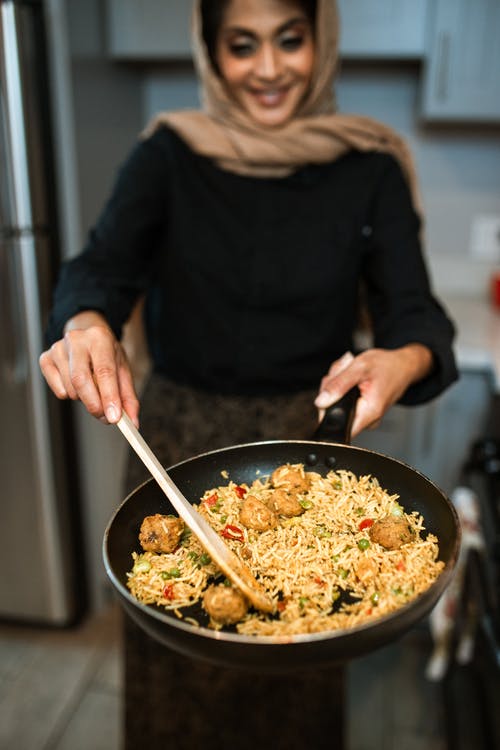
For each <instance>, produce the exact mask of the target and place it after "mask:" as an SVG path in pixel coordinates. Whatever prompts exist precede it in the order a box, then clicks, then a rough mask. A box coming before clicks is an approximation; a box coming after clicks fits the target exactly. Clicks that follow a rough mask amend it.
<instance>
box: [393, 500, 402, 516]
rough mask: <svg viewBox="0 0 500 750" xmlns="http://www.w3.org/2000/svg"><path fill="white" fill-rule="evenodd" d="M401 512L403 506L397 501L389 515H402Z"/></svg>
mask: <svg viewBox="0 0 500 750" xmlns="http://www.w3.org/2000/svg"><path fill="white" fill-rule="evenodd" d="M403 513H404V508H403V506H402V505H400V504H399V503H394V507H393V509H392V510H391V515H392V516H402V515H403Z"/></svg>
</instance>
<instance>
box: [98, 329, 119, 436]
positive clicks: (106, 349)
mask: <svg viewBox="0 0 500 750" xmlns="http://www.w3.org/2000/svg"><path fill="white" fill-rule="evenodd" d="M118 346H119V345H118V344H117V343H116V342H115V341H112V340H110V339H104V340H103V341H99V342H98V343H96V344H95V345H94V348H93V351H92V371H93V379H94V382H95V385H96V388H97V391H98V393H99V397H100V402H101V404H102V412H103V414H104V415H105V417H106V419H107V421H108V422H109V423H111V424H114V423H116V422H118V420H119V419H120V417H121V414H122V399H121V395H120V383H119V376H118V361H117V360H118V356H119V355H118Z"/></svg>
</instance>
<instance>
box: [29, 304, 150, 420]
mask: <svg viewBox="0 0 500 750" xmlns="http://www.w3.org/2000/svg"><path fill="white" fill-rule="evenodd" d="M39 362H40V368H41V370H42V373H43V375H44V377H45V379H46V381H47V383H48V384H49V386H50V388H51V390H52V391H53V392H54V393H55V395H56V396H57V397H58V398H60V399H66V398H70V399H72V400H75V401H76V400H80V401H81V402H82V403H83V405H84V406H85V408H86V409H87V411H89V412H90V414H92V416H94V417H96V418H97V419H100V420H101V421H103V422H106V423H110V424H113V423H116V422H118V420H119V419H120V417H121V414H122V411H125V412H126V413H127V414H128V416H129V417H130V418H131V419H132V421H133V422H134V423H135V424H136V425H137V426H138V424H139V420H138V415H139V400H138V398H137V395H136V392H135V388H134V383H133V378H132V373H131V370H130V366H129V364H128V361H127V357H126V354H125V352H124V350H123V347H122V345H121V344H120V342H119V341H118V340H117V339H116V337H115V335H114V333H113V331H112V330H111V328H110V327H109V325H108V324H107V322H106V320H105V318H104V317H103V316H102V315H101V314H100V313H98V312H95V311H93V310H86V311H84V312H81V313H78V314H77V315H75V316H74V317H73V318H71V319H70V320H69V321H68V322H67V323H66V325H65V327H64V336H63V338H62V339H60V340H59V341H56V342H55V344H53V345H52V346H51V347H50V349H47V351H45V352H43V353H42V354H41V355H40V360H39Z"/></svg>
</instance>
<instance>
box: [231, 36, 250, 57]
mask: <svg viewBox="0 0 500 750" xmlns="http://www.w3.org/2000/svg"><path fill="white" fill-rule="evenodd" d="M227 46H228V49H229V52H230V54H231V55H233V56H234V57H250V55H252V54H253V53H254V52H255V50H256V46H257V45H256V43H255V40H253V39H251V38H250V37H240V38H238V39H234V40H232V41H231V42H229V43H228V45H227Z"/></svg>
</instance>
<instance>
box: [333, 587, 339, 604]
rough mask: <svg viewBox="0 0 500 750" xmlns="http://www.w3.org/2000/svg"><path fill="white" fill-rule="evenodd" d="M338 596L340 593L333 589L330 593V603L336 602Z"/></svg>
mask: <svg viewBox="0 0 500 750" xmlns="http://www.w3.org/2000/svg"><path fill="white" fill-rule="evenodd" d="M339 596H340V591H339V590H338V589H333V591H332V602H336V601H337V599H338V598H339Z"/></svg>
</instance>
